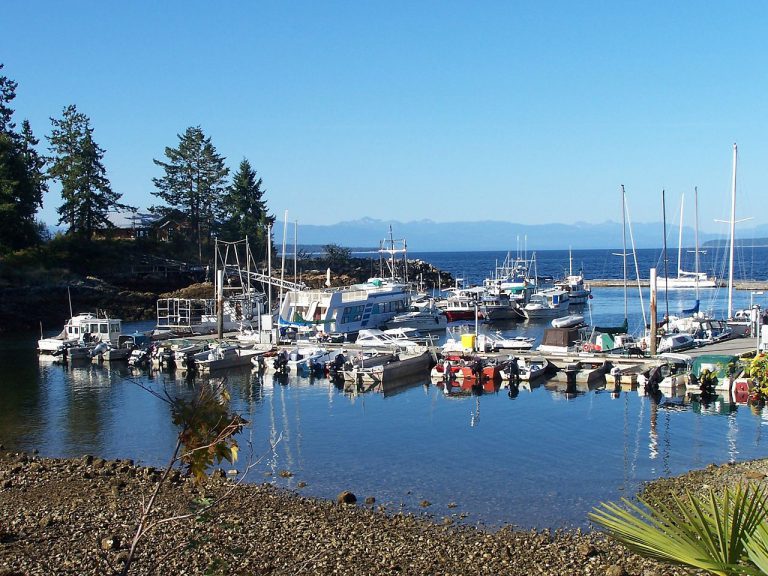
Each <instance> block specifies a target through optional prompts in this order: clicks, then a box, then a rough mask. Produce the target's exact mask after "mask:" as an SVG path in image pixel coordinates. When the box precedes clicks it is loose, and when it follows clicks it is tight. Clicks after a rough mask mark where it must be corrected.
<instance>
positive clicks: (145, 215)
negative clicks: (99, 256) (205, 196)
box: [95, 210, 191, 242]
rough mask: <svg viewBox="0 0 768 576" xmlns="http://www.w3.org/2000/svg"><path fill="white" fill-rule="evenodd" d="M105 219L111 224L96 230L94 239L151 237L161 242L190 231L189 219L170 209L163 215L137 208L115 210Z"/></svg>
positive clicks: (187, 233)
mask: <svg viewBox="0 0 768 576" xmlns="http://www.w3.org/2000/svg"><path fill="white" fill-rule="evenodd" d="M107 219H108V220H109V222H110V223H111V224H112V226H111V227H110V228H102V229H100V230H97V231H96V234H95V238H96V239H112V240H138V239H140V238H153V239H155V240H159V241H161V242H170V241H171V240H172V239H173V238H176V237H179V236H189V234H190V232H191V228H190V225H189V221H188V220H187V218H186V216H184V214H182V213H181V212H180V211H178V210H172V211H170V212H169V213H168V214H166V215H164V216H160V215H158V214H151V213H149V212H139V211H138V210H117V211H111V212H108V213H107Z"/></svg>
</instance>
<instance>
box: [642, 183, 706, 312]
mask: <svg viewBox="0 0 768 576" xmlns="http://www.w3.org/2000/svg"><path fill="white" fill-rule="evenodd" d="M684 207H685V195H684V194H683V196H682V197H681V199H680V229H679V235H678V242H677V277H664V276H659V277H658V278H656V284H657V287H658V290H696V291H697V294H696V299H697V301H698V290H699V289H700V288H702V289H703V288H717V281H716V280H715V279H714V278H709V277H708V276H707V273H706V272H699V216H698V192H696V240H695V244H696V246H695V262H696V270H695V271H694V272H687V271H685V270H683V209H684Z"/></svg>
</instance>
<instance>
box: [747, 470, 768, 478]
mask: <svg viewBox="0 0 768 576" xmlns="http://www.w3.org/2000/svg"><path fill="white" fill-rule="evenodd" d="M744 478H746V479H747V480H763V479H764V478H765V474H764V473H763V472H758V471H757V470H747V471H746V472H745V473H744Z"/></svg>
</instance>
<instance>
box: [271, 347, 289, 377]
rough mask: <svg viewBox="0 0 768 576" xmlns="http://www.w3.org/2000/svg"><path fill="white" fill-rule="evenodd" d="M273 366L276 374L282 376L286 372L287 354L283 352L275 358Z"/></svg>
mask: <svg viewBox="0 0 768 576" xmlns="http://www.w3.org/2000/svg"><path fill="white" fill-rule="evenodd" d="M273 366H274V368H275V371H277V372H280V373H283V374H284V373H286V372H287V371H288V354H287V353H286V352H285V350H283V351H282V352H280V353H279V354H278V355H277V356H275V362H274V364H273Z"/></svg>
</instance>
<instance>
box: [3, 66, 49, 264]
mask: <svg viewBox="0 0 768 576" xmlns="http://www.w3.org/2000/svg"><path fill="white" fill-rule="evenodd" d="M2 68H3V65H2V64H0V70H1V69H2ZM16 87H17V84H16V82H14V81H12V80H10V79H9V78H7V77H6V76H0V254H3V253H7V252H8V251H12V250H18V249H20V248H25V247H27V246H32V245H35V244H37V243H38V242H40V240H41V229H40V226H39V224H38V223H37V222H36V220H35V214H36V213H37V210H38V208H40V207H42V205H43V192H44V191H45V190H46V184H45V179H44V177H43V168H44V166H45V161H44V160H43V158H42V157H41V156H39V155H38V153H37V151H36V150H35V146H36V145H37V144H38V141H37V139H36V138H35V137H34V135H33V134H32V128H31V127H30V125H29V122H27V121H26V120H24V122H23V123H22V131H21V132H17V131H16V124H15V123H14V122H13V109H12V108H11V105H10V104H11V101H12V100H13V99H14V98H15V97H16Z"/></svg>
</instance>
